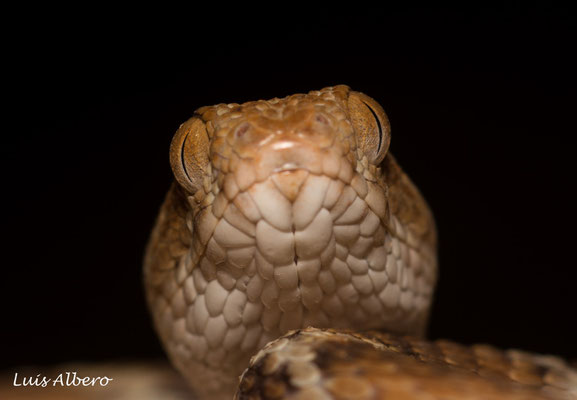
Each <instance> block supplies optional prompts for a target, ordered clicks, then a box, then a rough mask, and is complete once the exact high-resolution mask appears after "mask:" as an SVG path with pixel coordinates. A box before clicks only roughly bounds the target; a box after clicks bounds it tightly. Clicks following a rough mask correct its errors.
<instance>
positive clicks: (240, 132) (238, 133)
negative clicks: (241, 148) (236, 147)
mask: <svg viewBox="0 0 577 400" xmlns="http://www.w3.org/2000/svg"><path fill="white" fill-rule="evenodd" d="M248 128H250V125H249V124H248V122H243V123H242V124H240V125H239V127H238V128H236V131H235V132H234V137H235V138H237V139H240V138H242V137H243V136H244V134H245V133H246V132H247V131H248Z"/></svg>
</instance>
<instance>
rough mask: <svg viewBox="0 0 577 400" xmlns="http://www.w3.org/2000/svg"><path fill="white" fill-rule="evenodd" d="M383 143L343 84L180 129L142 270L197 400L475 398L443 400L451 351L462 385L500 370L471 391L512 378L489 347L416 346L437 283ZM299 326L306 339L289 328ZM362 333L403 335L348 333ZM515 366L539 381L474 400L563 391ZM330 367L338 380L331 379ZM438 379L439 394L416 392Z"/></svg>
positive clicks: (411, 190)
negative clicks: (168, 184) (168, 182)
mask: <svg viewBox="0 0 577 400" xmlns="http://www.w3.org/2000/svg"><path fill="white" fill-rule="evenodd" d="M389 143H390V127H389V122H388V119H387V116H386V114H385V112H384V111H383V109H382V108H381V106H380V105H379V104H378V103H377V102H375V101H374V100H373V99H371V98H370V97H368V96H366V95H364V94H362V93H359V92H355V91H352V90H351V89H350V88H348V87H347V86H343V85H341V86H336V87H329V88H325V89H322V90H320V91H314V92H310V93H309V94H306V95H304V94H298V95H293V96H289V97H286V98H283V99H276V98H275V99H272V100H269V101H256V102H249V103H245V104H240V105H239V104H220V105H216V106H212V107H203V108H201V109H199V110H197V111H196V113H195V115H194V116H193V117H192V118H191V119H190V120H189V121H187V122H186V123H184V124H183V125H181V127H180V128H179V130H178V131H177V133H176V135H175V137H174V139H173V141H172V145H171V149H170V161H171V166H172V169H173V172H174V176H175V183H174V184H173V185H172V187H171V189H170V191H169V193H168V195H167V197H166V199H165V202H164V204H163V206H162V208H161V211H160V215H159V217H158V220H157V223H156V226H155V228H154V230H153V232H152V235H151V238H150V241H149V245H148V248H147V252H146V257H145V266H144V269H145V282H146V293H147V297H148V302H149V306H150V309H151V312H152V315H153V319H154V324H155V327H156V329H157V332H158V334H159V335H160V338H161V340H162V343H163V345H164V347H165V349H166V351H167V353H168V355H169V357H170V359H171V361H172V362H173V364H174V365H175V366H176V367H177V369H178V370H180V372H181V373H182V374H183V375H184V376H185V378H186V379H187V380H188V382H189V383H190V385H191V387H192V388H193V390H194V391H195V393H196V394H197V395H198V396H201V397H206V398H216V397H223V398H231V397H232V396H233V394H234V393H235V391H236V390H237V388H238V392H237V396H238V397H240V398H243V397H257V398H258V397H259V396H260V397H269V398H275V397H277V398H278V397H291V396H292V397H295V398H296V397H298V396H312V397H308V398H331V397H332V398H346V396H348V395H351V393H352V396H353V397H352V398H360V397H358V396H361V395H362V394H363V393H364V394H365V395H367V396H368V397H367V398H379V397H383V398H384V397H385V396H386V395H387V393H388V395H389V397H387V398H393V397H390V396H392V393H396V394H395V396H397V397H394V398H417V399H436V398H476V397H465V396H464V394H463V393H464V392H459V391H458V390H457V391H456V392H455V393H456V395H455V396H457V397H450V396H451V394H450V393H449V391H447V390H445V391H444V392H443V391H442V390H441V389H442V388H443V387H444V388H448V387H452V388H455V387H458V386H459V385H454V384H451V383H450V380H451V379H453V380H455V382H456V381H459V382H462V381H463V379H465V378H463V377H462V376H456V377H455V376H453V375H454V374H455V371H454V368H461V366H462V365H463V362H461V363H457V362H454V361H455V359H458V358H459V357H461V358H463V357H465V358H466V359H467V360H468V361H469V363H468V364H467V363H466V362H465V364H466V365H465V367H463V371H461V372H462V373H463V374H465V375H466V374H476V375H475V376H478V375H479V371H481V370H483V371H490V370H491V369H490V368H489V367H488V365H490V364H494V365H505V364H506V363H505V361H504V360H509V361H508V364H507V365H508V367H507V369H506V371H505V372H503V371H501V372H503V374H501V375H503V376H504V377H503V376H501V377H500V378H498V377H493V378H491V379H492V380H489V381H483V380H482V381H481V382H485V383H487V382H489V383H488V384H490V385H493V386H494V385H495V382H500V381H499V379H505V381H506V379H510V380H511V379H512V378H510V377H508V375H507V374H509V375H510V373H509V372H510V371H512V370H514V369H515V368H514V365H516V364H515V362H517V361H515V360H518V359H519V357H517V356H513V355H508V356H507V357H508V358H507V357H505V356H503V357H504V358H503V359H502V360H500V361H499V362H495V357H497V356H495V357H493V358H491V357H490V356H491V355H492V354H493V353H491V352H492V351H494V352H495V354H500V353H498V352H496V350H487V348H485V347H481V348H474V349H461V348H460V347H459V348H457V347H455V346H456V345H449V344H447V343H446V342H442V343H437V344H427V342H419V340H418V338H420V337H422V335H423V334H424V330H425V327H426V322H427V318H428V312H429V308H430V304H431V297H432V293H433V288H434V284H435V280H436V269H437V266H436V233H435V226H434V221H433V217H432V214H431V212H430V210H429V208H428V206H427V205H426V203H425V201H424V200H423V198H422V197H421V195H420V193H419V192H418V190H417V189H416V188H415V186H414V185H413V183H412V182H411V181H410V180H409V178H408V177H407V176H406V175H405V174H404V173H403V172H402V170H401V169H400V168H399V166H398V165H397V163H396V161H395V159H394V158H393V156H392V155H391V154H390V153H389V152H388V148H389ZM306 327H314V328H317V329H305V330H302V331H296V332H294V331H292V330H295V329H297V330H298V329H301V328H306ZM327 328H332V330H326V329H327ZM369 330H379V331H386V332H388V333H391V334H400V335H405V334H408V335H411V337H413V339H394V337H393V336H386V335H383V334H378V333H364V334H360V333H355V332H367V331H369ZM289 331H291V332H290V333H289V336H286V337H284V338H282V339H279V340H277V341H276V342H273V343H271V344H269V345H267V346H266V347H265V348H264V349H263V350H260V352H259V349H262V348H263V346H265V345H266V344H267V343H269V342H271V341H273V340H275V339H278V338H279V337H281V336H282V335H284V334H286V333H287V332H289ZM399 340H401V341H402V342H399ZM399 343H404V344H403V345H399ZM427 346H428V347H427ZM443 346H444V347H443ZM451 346H453V347H451ZM456 348H457V350H455V349H456ZM415 349H420V350H415ZM443 349H445V350H443ZM446 349H449V350H451V349H453V350H454V351H452V350H451V351H452V352H451V351H448V350H446ZM479 349H481V350H479ZM257 352H258V354H257ZM435 352H436V353H435ZM255 354H257V356H256V357H254V358H253V360H252V364H251V369H250V370H248V371H246V372H245V373H244V375H243V381H242V383H241V385H240V386H239V385H238V383H239V380H238V377H239V375H241V373H242V372H243V370H245V368H247V367H248V366H249V361H250V359H251V357H252V356H254V355H255ZM432 354H436V356H435V357H433V356H432ZM488 354H489V355H488ZM493 355H494V354H493ZM339 357H340V358H339ZM403 357H408V359H405V358H403ZM427 357H428V359H427ZM467 357H468V358H467ZM479 357H480V358H479ZM483 357H485V359H490V360H491V362H489V361H487V362H484V363H483V362H482V360H484V358H483ZM487 357H488V358H487ZM527 357H529V358H530V361H531V363H529V364H528V365H531V366H532V368H533V367H534V369H536V370H535V371H537V372H538V373H537V372H535V374H536V375H535V374H534V375H535V376H537V377H539V379H540V380H539V381H538V382H537V381H536V380H535V379H533V381H532V383H531V384H529V387H521V386H522V385H521V383H523V382H521V383H519V379H517V380H516V382H514V381H515V379H512V380H511V381H510V382H509V383H510V384H511V385H513V389H511V388H510V387H509V386H507V385H506V384H504V383H503V382H500V383H499V384H498V385H497V386H496V389H495V388H493V386H491V388H492V389H489V388H485V392H484V393H485V395H484V397H479V398H493V397H490V396H489V394H491V393H493V392H494V393H497V394H496V395H497V396H504V394H503V393H507V392H506V391H507V390H510V391H511V392H510V393H509V394H508V395H509V397H507V398H516V397H511V396H512V395H513V394H518V395H519V396H537V397H519V398H548V397H539V396H571V390H573V392H572V393H573V395H574V394H575V392H574V390H575V386H571V385H573V384H575V382H577V378H576V377H575V375H574V374H575V372H574V371H572V370H571V369H569V367H567V366H566V365H565V364H564V363H563V362H562V361H560V360H557V359H555V360H554V361H551V360H552V359H551V358H538V357H537V356H534V357H533V356H527ZM527 357H525V358H523V360H528V358H527ZM521 358H522V357H521ZM327 360H331V361H330V362H328V361H327ZM431 360H433V361H434V362H433V361H431ZM479 360H481V361H479ZM543 360H545V361H543ZM461 361H462V360H461ZM411 363H417V364H414V365H413V364H411ZM517 364H519V362H517ZM338 365H341V366H343V365H348V368H349V369H350V368H352V370H351V371H349V372H348V373H343V368H340V369H338V368H337V370H336V372H335V371H333V370H331V368H333V367H335V366H338ZM387 366H389V367H387ZM475 366H476V367H475ZM480 366H483V368H484V369H481V368H480ZM421 367H423V368H426V369H425V370H420V369H419V368H421ZM449 367H450V368H449ZM355 368H356V369H355ZM387 368H388V369H387ZM443 368H449V369H447V371H445V370H444V369H443ZM475 368H476V369H475ZM344 369H346V368H344ZM501 369H503V368H501ZM385 370H386V371H389V374H388V375H387V374H386V373H385V372H386V371H385ZM375 371H380V372H379V373H378V374H376V373H375ZM443 371H445V372H446V373H445V372H443ZM471 371H472V372H471ZM495 371H497V372H495V374H494V375H499V373H498V372H499V371H498V368H497V369H496V370H495ZM427 373H429V375H427ZM553 373H555V374H556V375H555V374H553ZM451 374H452V375H451ZM548 374H549V375H548ZM441 375H443V376H445V379H446V381H447V383H441V384H440V387H441V389H439V384H433V385H432V386H431V385H429V386H431V387H428V386H427V382H431V379H432V378H431V377H435V379H437V378H438V377H439V376H441ZM457 375H458V374H457ZM517 375H519V373H517ZM552 376H555V377H556V380H554V379H553V378H552ZM400 377H404V378H407V377H408V378H411V379H409V380H406V379H405V380H402V379H400ZM469 378H471V377H469ZM339 379H340V380H339ZM427 379H429V380H428V381H427ZM547 379H548V381H547ZM573 380H575V381H573ZM473 381H475V380H474V379H472V378H471V382H469V384H468V387H469V388H472V387H478V386H475V384H476V385H479V383H478V382H477V381H475V382H473ZM505 381H504V382H505ZM407 382H409V383H407ZM435 382H437V380H435ZM551 382H553V383H551ZM401 383H402V384H404V385H405V386H406V387H405V389H406V393H405V392H403V390H405V389H403V387H404V386H403V387H401V386H399V385H401ZM524 383H525V384H527V382H524ZM482 384H484V383H481V385H482ZM407 385H408V386H407ZM411 385H413V386H414V387H413V386H411ZM415 385H416V386H415ZM443 385H444V386H443ZM500 385H501V386H500ZM515 385H521V386H520V387H518V388H517V387H516V386H515ZM531 385H533V386H531ZM576 386H577V385H576ZM415 387H417V388H419V390H417V391H416V392H415V391H414V390H413V389H415ZM351 388H353V389H351ZM354 388H357V389H354ZM507 388H508V389H507ZM544 388H545V389H547V390H544ZM491 390H493V392H492V391H491ZM532 390H534V391H535V393H536V394H535V393H533V392H531V391H532ZM347 393H348V395H347ZM403 393H405V394H403ZM407 393H408V394H407ZM439 393H441V394H440V395H439ZM472 393H474V394H475V395H478V394H479V393H481V392H479V390H473V391H472ZM403 395H404V396H406V397H398V396H403ZM323 396H324V397H323ZM343 396H345V397H343ZM411 396H412V397H411ZM434 396H445V397H434ZM494 398H505V397H494ZM550 398H571V397H550Z"/></svg>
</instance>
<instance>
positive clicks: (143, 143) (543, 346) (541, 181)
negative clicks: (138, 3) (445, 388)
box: [0, 2, 577, 366]
mask: <svg viewBox="0 0 577 400" xmlns="http://www.w3.org/2000/svg"><path fill="white" fill-rule="evenodd" d="M37 11H38V10H37ZM43 11H48V10H39V13H38V14H37V15H35V16H31V15H29V14H27V13H23V14H22V15H20V18H21V23H20V20H19V23H18V24H17V25H18V28H17V29H16V30H15V31H14V35H15V36H17V37H18V38H17V39H16V38H15V37H12V36H10V37H7V42H8V43H7V45H6V47H5V48H4V55H5V58H4V60H5V61H4V63H5V64H7V65H8V66H10V67H11V68H10V73H8V74H6V75H5V86H6V87H8V88H9V91H5V92H4V94H5V97H6V98H7V99H8V100H9V102H10V104H11V106H10V107H9V108H7V109H6V108H5V109H4V111H5V113H6V114H5V118H4V119H5V123H4V124H3V129H2V130H3V134H2V139H1V140H2V150H1V151H2V153H1V158H2V164H3V165H2V210H3V217H2V231H3V240H2V242H1V243H2V266H1V268H2V277H1V278H0V285H1V287H0V290H1V293H2V297H3V298H4V300H3V302H2V306H1V307H2V329H1V333H0V334H1V335H2V343H3V345H2V362H3V363H5V364H6V366H15V365H21V364H47V363H53V362H60V361H65V360H86V361H91V360H95V361H98V360H104V359H111V358H124V359H133V358H147V357H158V356H161V355H162V352H161V349H160V346H159V344H158V342H157V340H156V338H155V336H154V333H153V331H152V329H151V325H150V322H149V319H148V315H147V312H146V309H145V304H144V301H143V291H142V285H141V260H142V253H143V249H144V245H145V242H146V239H147V235H148V232H149V230H150V229H151V227H152V224H153V221H154V218H155V214H156V212H157V210H158V207H159V206H160V203H161V201H162V198H163V195H164V193H165V192H166V190H167V188H168V186H169V184H170V180H171V172H170V168H169V165H168V146H169V142H170V139H171V137H172V134H173V133H174V131H175V130H176V129H177V128H178V126H179V124H180V123H181V122H183V121H184V120H186V119H187V118H188V117H190V116H191V114H192V112H193V111H194V110H195V109H196V108H197V107H200V106H203V105H210V104H214V103H219V102H244V101H248V100H255V99H258V98H271V97H275V96H279V97H280V96H285V95H289V94H292V93H296V92H303V91H309V90H312V89H318V88H322V87H324V86H328V85H334V84H339V83H345V84H348V85H350V86H352V87H353V88H354V89H356V90H360V91H363V92H365V93H367V94H369V95H370V96H372V97H374V98H375V99H377V100H378V101H379V102H381V104H382V105H383V107H384V108H385V110H386V111H387V113H388V115H389V118H390V120H391V123H392V129H393V139H392V147H391V148H392V152H393V153H394V154H395V155H396V156H397V159H398V160H399V162H400V163H401V165H402V166H403V167H404V168H405V170H406V171H407V172H408V173H409V175H410V176H411V177H412V178H413V180H414V181H415V182H416V184H417V186H418V187H419V188H421V190H422V192H423V193H424V195H425V197H426V198H427V199H428V201H429V203H430V205H431V207H432V209H433V211H434V213H435V215H436V220H437V224H438V228H439V237H440V267H441V276H440V281H439V286H438V291H437V293H438V294H437V296H436V298H435V303H434V308H433V314H432V320H431V322H432V323H431V328H430V334H431V336H432V337H435V338H438V337H446V338H451V339H454V340H458V341H461V342H465V343H473V342H479V341H481V342H489V343H493V344H495V345H498V346H502V347H520V348H525V349H528V350H533V351H539V352H547V353H556V354H561V355H564V356H567V357H572V358H577V342H576V341H575V337H576V335H577V328H576V327H575V324H574V320H575V306H576V304H577V290H576V289H577V268H576V258H575V257H576V251H575V248H576V246H575V233H574V232H575V226H576V222H577V221H576V212H575V207H576V206H575V204H576V202H575V200H576V196H575V194H574V186H575V157H574V155H575V134H576V129H575V120H576V119H575V106H576V102H575V89H576V88H575V78H574V71H575V66H576V65H575V62H574V60H573V58H572V53H574V50H575V49H574V44H575V43H574V41H573V39H572V38H571V36H572V35H574V34H575V14H574V13H573V11H572V10H569V9H566V8H558V7H555V6H551V5H549V3H543V4H541V3H531V2H523V3H521V2H506V3H503V4H502V5H500V6H498V7H490V6H483V7H474V6H460V7H448V6H447V7H437V8H430V7H429V8H423V7H417V6H412V7H408V6H404V7H402V6H396V7H387V8H382V9H367V10H364V11H358V10H348V9H344V10H336V12H334V13H331V14H327V13H313V12H311V11H310V10H296V9H294V10H277V11H271V12H270V13H269V14H268V15H265V14H264V13H263V14H255V13H254V12H252V11H247V10H243V9H237V10H232V11H231V12H230V14H227V15H225V16H222V15H221V12H222V11H223V10H206V11H205V10H183V11H181V12H174V13H171V15H167V14H165V13H164V12H157V10H144V12H142V11H143V10H141V9H139V10H132V11H129V12H126V11H122V12H121V11H119V10H107V11H106V12H104V11H98V10H91V11H90V12H88V11H86V12H80V11H79V10H77V11H78V14H77V15H75V16H74V17H70V16H68V17H61V18H59V19H52V18H51V17H50V18H49V17H47V16H45V15H43ZM50 11H52V12H54V11H55V10H54V9H51V10H50ZM59 11H62V12H64V11H65V10H56V13H58V12H59ZM14 35H13V36H14ZM6 121H9V123H8V122H6Z"/></svg>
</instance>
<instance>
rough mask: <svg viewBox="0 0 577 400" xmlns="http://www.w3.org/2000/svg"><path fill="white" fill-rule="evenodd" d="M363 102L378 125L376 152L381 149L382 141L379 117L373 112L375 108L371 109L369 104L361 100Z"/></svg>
mask: <svg viewBox="0 0 577 400" xmlns="http://www.w3.org/2000/svg"><path fill="white" fill-rule="evenodd" d="M363 104H364V105H365V106H367V108H368V109H369V111H370V112H371V114H373V117H375V121H377V125H378V127H379V145H378V146H377V153H378V152H379V151H380V150H381V144H382V142H383V128H382V126H381V121H380V120H379V117H377V113H376V112H375V110H373V109H372V108H371V106H369V105H368V104H367V103H365V102H364V101H363Z"/></svg>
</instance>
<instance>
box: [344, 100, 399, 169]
mask: <svg viewBox="0 0 577 400" xmlns="http://www.w3.org/2000/svg"><path fill="white" fill-rule="evenodd" d="M348 103H349V111H350V116H351V120H352V123H353V126H354V128H355V133H356V135H357V146H358V147H359V148H360V149H361V150H362V151H363V152H364V153H365V155H366V156H367V158H368V160H369V162H370V163H372V164H375V165H378V164H380V163H381V161H383V158H385V155H386V154H387V151H388V149H389V144H390V141H391V126H390V124H389V119H388V118H387V114H385V111H384V110H383V108H382V107H381V106H380V105H379V103H377V102H376V101H375V100H373V99H372V98H370V97H369V96H367V95H365V94H363V93H360V92H351V93H350V95H349V101H348Z"/></svg>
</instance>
